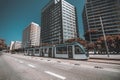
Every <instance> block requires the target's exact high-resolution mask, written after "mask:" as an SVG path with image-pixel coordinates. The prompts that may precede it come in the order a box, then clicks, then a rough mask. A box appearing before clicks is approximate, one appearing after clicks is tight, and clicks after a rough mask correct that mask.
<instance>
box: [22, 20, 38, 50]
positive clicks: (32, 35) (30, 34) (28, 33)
mask: <svg viewBox="0 0 120 80" xmlns="http://www.w3.org/2000/svg"><path fill="white" fill-rule="evenodd" d="M32 46H40V26H39V25H38V24H36V23H34V22H32V23H31V24H30V25H29V26H28V27H27V28H25V30H24V31H23V38H22V47H23V48H26V47H32Z"/></svg>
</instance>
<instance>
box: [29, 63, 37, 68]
mask: <svg viewBox="0 0 120 80" xmlns="http://www.w3.org/2000/svg"><path fill="white" fill-rule="evenodd" d="M28 66H29V67H32V68H35V67H36V66H34V65H32V64H28Z"/></svg>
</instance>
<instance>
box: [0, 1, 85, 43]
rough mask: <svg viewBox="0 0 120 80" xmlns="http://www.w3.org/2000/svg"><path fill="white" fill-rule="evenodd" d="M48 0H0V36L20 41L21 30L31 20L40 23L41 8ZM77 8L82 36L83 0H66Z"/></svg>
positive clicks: (7, 40)
mask: <svg viewBox="0 0 120 80" xmlns="http://www.w3.org/2000/svg"><path fill="white" fill-rule="evenodd" d="M49 1H50V0H0V38H2V39H5V41H6V43H7V44H10V41H21V40H22V31H23V30H24V28H25V27H27V26H28V25H29V24H30V23H31V22H35V23H37V24H39V25H41V9H42V8H43V7H44V6H45V5H46V4H47V3H48V2H49ZM66 1H68V2H69V3H71V4H72V5H74V6H75V7H76V8H77V16H78V25H79V31H80V36H81V37H83V24H82V11H83V7H84V0H66Z"/></svg>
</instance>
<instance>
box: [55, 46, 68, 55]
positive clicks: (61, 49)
mask: <svg viewBox="0 0 120 80" xmlns="http://www.w3.org/2000/svg"><path fill="white" fill-rule="evenodd" d="M56 53H57V54H67V47H57V48H56Z"/></svg>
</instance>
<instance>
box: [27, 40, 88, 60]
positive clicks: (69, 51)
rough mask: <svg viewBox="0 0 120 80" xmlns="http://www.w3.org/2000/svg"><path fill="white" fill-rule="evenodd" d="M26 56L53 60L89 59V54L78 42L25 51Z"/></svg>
mask: <svg viewBox="0 0 120 80" xmlns="http://www.w3.org/2000/svg"><path fill="white" fill-rule="evenodd" d="M25 55H31V56H42V57H52V58H69V59H89V54H88V52H87V51H86V50H85V48H84V47H83V46H82V45H81V44H79V43H77V42H74V43H65V44H57V45H52V46H41V47H37V48H28V49H26V50H25Z"/></svg>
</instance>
